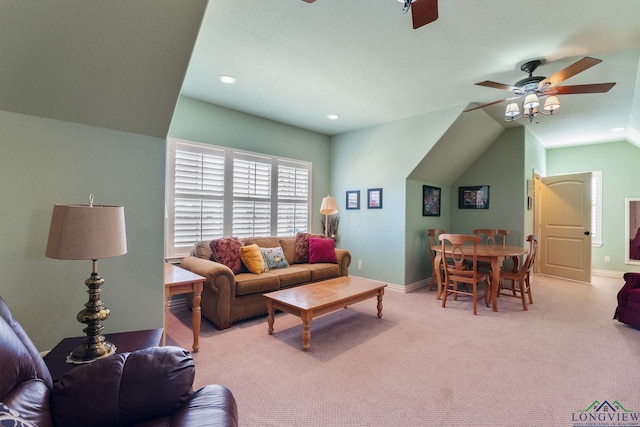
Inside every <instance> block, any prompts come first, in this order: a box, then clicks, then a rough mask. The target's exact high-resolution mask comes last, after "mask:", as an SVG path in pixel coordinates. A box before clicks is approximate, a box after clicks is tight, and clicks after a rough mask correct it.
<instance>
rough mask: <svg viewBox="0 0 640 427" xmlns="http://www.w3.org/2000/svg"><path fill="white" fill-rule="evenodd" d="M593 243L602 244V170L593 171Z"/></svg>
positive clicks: (595, 244)
mask: <svg viewBox="0 0 640 427" xmlns="http://www.w3.org/2000/svg"><path fill="white" fill-rule="evenodd" d="M591 244H592V245H593V246H602V171H594V172H591Z"/></svg>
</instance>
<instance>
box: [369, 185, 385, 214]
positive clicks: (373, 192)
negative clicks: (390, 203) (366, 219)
mask: <svg viewBox="0 0 640 427" xmlns="http://www.w3.org/2000/svg"><path fill="white" fill-rule="evenodd" d="M367 209H382V188H369V189H368V190H367Z"/></svg>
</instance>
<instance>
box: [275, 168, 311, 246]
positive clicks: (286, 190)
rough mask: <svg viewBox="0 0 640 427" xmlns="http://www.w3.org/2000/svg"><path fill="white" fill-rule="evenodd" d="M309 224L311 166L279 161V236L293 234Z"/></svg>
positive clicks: (304, 228) (304, 229) (305, 228)
mask: <svg viewBox="0 0 640 427" xmlns="http://www.w3.org/2000/svg"><path fill="white" fill-rule="evenodd" d="M308 225H309V168H308V167H307V165H305V164H296V163H292V162H284V161H280V162H278V221H277V227H276V228H277V233H278V236H293V235H295V234H296V233H297V232H298V231H306V230H307V228H308Z"/></svg>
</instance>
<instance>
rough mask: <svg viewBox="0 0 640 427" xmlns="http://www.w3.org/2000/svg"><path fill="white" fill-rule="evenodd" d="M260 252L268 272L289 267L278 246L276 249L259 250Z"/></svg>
mask: <svg viewBox="0 0 640 427" xmlns="http://www.w3.org/2000/svg"><path fill="white" fill-rule="evenodd" d="M260 252H262V257H263V258H264V262H266V263H267V269H268V270H275V269H276V268H286V267H289V263H288V262H287V259H286V258H285V257H284V252H283V251H282V248H281V247H280V246H278V247H277V248H260Z"/></svg>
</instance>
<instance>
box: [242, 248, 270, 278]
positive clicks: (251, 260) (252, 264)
mask: <svg viewBox="0 0 640 427" xmlns="http://www.w3.org/2000/svg"><path fill="white" fill-rule="evenodd" d="M240 259H241V260H242V263H243V264H244V265H245V267H247V270H249V271H250V272H252V273H253V274H261V273H264V272H265V271H267V265H266V264H265V262H264V258H262V252H260V247H259V246H258V245H255V244H254V245H249V246H242V247H241V248H240Z"/></svg>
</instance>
